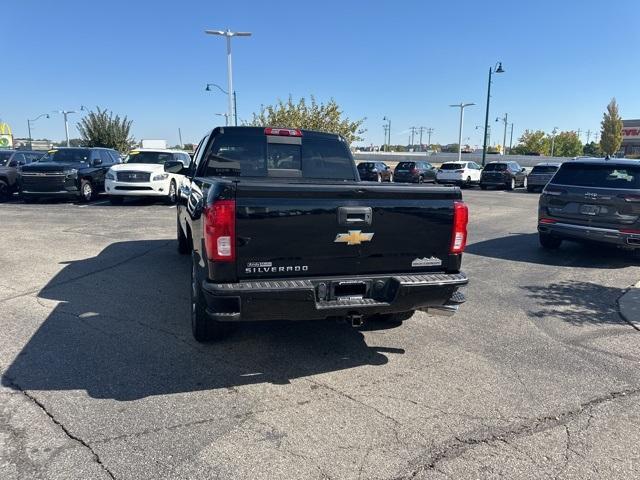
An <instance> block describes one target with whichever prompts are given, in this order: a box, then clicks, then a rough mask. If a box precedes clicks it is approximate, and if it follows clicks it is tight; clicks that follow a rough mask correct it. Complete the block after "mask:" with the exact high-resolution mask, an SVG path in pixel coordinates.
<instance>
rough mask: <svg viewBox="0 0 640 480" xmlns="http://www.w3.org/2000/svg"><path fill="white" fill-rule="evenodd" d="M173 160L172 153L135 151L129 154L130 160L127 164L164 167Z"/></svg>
mask: <svg viewBox="0 0 640 480" xmlns="http://www.w3.org/2000/svg"><path fill="white" fill-rule="evenodd" d="M170 160H173V154H172V153H171V152H141V151H135V150H134V151H133V152H131V153H129V158H128V159H127V161H126V162H125V163H151V164H154V165H164V164H165V163H166V162H168V161H170Z"/></svg>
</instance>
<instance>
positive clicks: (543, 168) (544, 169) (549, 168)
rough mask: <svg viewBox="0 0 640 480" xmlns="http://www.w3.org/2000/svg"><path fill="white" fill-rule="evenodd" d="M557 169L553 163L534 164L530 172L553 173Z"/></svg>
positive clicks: (533, 173)
mask: <svg viewBox="0 0 640 480" xmlns="http://www.w3.org/2000/svg"><path fill="white" fill-rule="evenodd" d="M557 171H558V167H556V166H555V165H536V166H535V167H533V170H531V174H532V175H535V174H536V173H555V172H557Z"/></svg>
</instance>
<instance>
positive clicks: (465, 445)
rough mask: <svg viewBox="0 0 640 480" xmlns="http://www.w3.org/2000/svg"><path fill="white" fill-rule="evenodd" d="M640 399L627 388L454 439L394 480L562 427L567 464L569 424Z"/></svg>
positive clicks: (638, 390)
mask: <svg viewBox="0 0 640 480" xmlns="http://www.w3.org/2000/svg"><path fill="white" fill-rule="evenodd" d="M637 395H640V387H636V388H627V389H623V390H618V391H615V392H611V393H609V394H607V395H603V396H600V397H596V398H594V399H591V400H589V401H587V402H584V403H582V404H580V405H578V407H576V408H574V409H571V410H567V411H564V412H561V413H559V414H556V415H548V416H543V417H537V418H533V419H530V420H528V421H526V422H521V423H517V424H512V425H511V426H507V427H505V428H494V429H492V430H489V431H488V432H487V433H485V434H483V435H470V436H468V437H459V436H454V437H453V441H451V442H449V443H447V444H444V445H442V446H440V447H437V448H436V449H434V450H433V451H432V452H431V454H430V455H429V456H428V458H427V459H426V460H423V461H421V462H420V464H419V465H418V466H417V467H415V468H414V469H413V470H412V471H411V472H409V473H408V474H406V475H400V476H398V477H395V478H396V479H411V478H415V477H417V476H418V475H419V474H421V473H425V472H429V471H435V470H436V467H438V466H439V464H440V463H442V462H445V461H449V460H453V459H455V458H458V457H459V456H461V455H463V454H464V453H465V452H467V451H468V450H471V449H473V448H475V447H477V446H480V445H493V444H495V443H498V442H502V443H509V440H512V439H515V438H520V437H528V436H531V435H534V434H536V433H540V432H544V431H547V430H550V429H553V428H556V427H559V426H563V427H564V428H565V430H566V431H567V451H566V452H565V459H566V461H567V462H568V461H569V460H568V456H569V451H571V450H569V449H570V441H571V440H570V433H569V431H568V427H567V424H568V423H569V422H571V421H572V420H574V419H575V418H576V417H578V416H580V415H581V414H583V413H584V412H585V411H587V412H590V411H591V409H592V408H594V407H595V406H598V405H601V404H604V403H608V402H612V401H615V400H616V399H618V398H623V397H627V396H637Z"/></svg>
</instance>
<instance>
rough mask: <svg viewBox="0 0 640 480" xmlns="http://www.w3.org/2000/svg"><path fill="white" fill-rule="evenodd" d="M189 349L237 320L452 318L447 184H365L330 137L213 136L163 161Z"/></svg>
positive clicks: (456, 236) (456, 277) (454, 263)
mask: <svg viewBox="0 0 640 480" xmlns="http://www.w3.org/2000/svg"><path fill="white" fill-rule="evenodd" d="M165 169H166V170H167V171H170V172H173V173H183V174H185V175H186V177H187V179H186V181H185V183H184V185H183V186H182V188H181V189H180V191H179V201H178V208H177V237H178V250H179V251H180V253H183V254H189V253H191V257H192V263H193V266H192V274H191V324H192V330H193V335H194V337H195V338H196V340H198V341H206V340H212V339H217V338H220V337H221V336H223V335H224V334H225V333H226V332H227V331H228V327H229V325H231V324H232V323H233V322H238V321H256V320H313V319H326V318H332V317H342V318H346V319H348V320H349V321H350V322H351V323H352V324H353V325H354V326H358V325H361V324H362V322H363V320H364V319H366V318H367V317H370V316H377V317H379V318H384V319H395V320H402V319H405V318H408V317H410V316H411V315H412V314H413V312H414V311H415V310H417V309H422V310H429V311H433V313H441V314H445V315H449V314H453V313H454V312H455V311H456V310H457V307H458V305H459V304H461V303H462V302H464V296H463V295H462V293H461V292H458V288H459V287H460V286H462V285H465V284H466V283H467V278H466V276H465V275H464V274H463V273H461V272H460V264H461V257H462V252H463V250H464V247H465V243H466V235H467V231H466V227H467V218H468V212H467V207H466V205H465V204H464V203H463V202H462V197H461V193H460V189H459V188H457V187H450V186H433V187H426V186H424V185H416V186H413V185H394V184H390V185H380V184H377V183H376V184H374V183H369V182H362V181H360V179H359V177H358V171H357V169H356V166H355V163H354V161H353V158H352V157H351V153H350V151H349V148H348V146H347V144H346V142H345V141H344V140H343V139H342V138H341V137H339V136H338V135H334V134H328V133H321V132H314V131H307V130H302V131H301V130H296V129H283V128H266V129H265V128H261V127H260V128H258V127H224V128H223V127H220V128H216V129H214V130H213V131H211V132H210V133H209V134H208V135H207V136H206V137H205V138H204V139H203V140H202V141H201V142H200V144H199V145H198V148H197V150H196V154H195V156H194V160H193V163H192V164H191V165H190V166H189V167H188V168H183V167H182V164H178V163H177V162H168V163H167V164H166V165H165Z"/></svg>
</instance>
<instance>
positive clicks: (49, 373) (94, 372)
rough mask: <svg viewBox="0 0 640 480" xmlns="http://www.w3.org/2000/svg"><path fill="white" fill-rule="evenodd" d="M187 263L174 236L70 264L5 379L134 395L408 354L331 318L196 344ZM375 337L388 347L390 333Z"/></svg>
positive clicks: (51, 286) (249, 328)
mask: <svg viewBox="0 0 640 480" xmlns="http://www.w3.org/2000/svg"><path fill="white" fill-rule="evenodd" d="M190 268H191V267H190V259H189V257H184V256H180V255H178V253H177V252H176V246H175V241H169V240H156V241H127V242H118V243H114V244H112V245H110V246H108V247H107V248H105V249H104V250H103V251H102V252H100V254H99V255H97V256H95V257H92V258H87V259H84V260H78V261H73V262H69V263H68V264H67V265H66V266H65V267H64V268H63V269H62V270H61V271H60V272H59V273H58V274H57V275H56V276H55V277H54V278H52V279H51V281H50V282H49V283H48V284H47V285H46V286H45V287H44V288H43V289H42V290H41V291H40V292H39V294H38V298H37V301H38V303H40V304H41V305H42V306H43V307H45V308H47V309H48V310H50V313H49V314H48V316H47V318H46V320H45V321H44V322H43V323H42V324H41V325H40V327H39V328H38V330H37V331H36V332H35V333H34V334H33V336H32V337H31V338H30V340H29V341H28V343H27V344H26V345H24V347H23V348H22V350H21V352H20V353H19V354H18V355H17V356H16V358H15V360H14V361H13V363H12V364H11V365H10V366H9V368H8V369H7V370H6V371H5V374H4V375H3V379H2V383H3V384H4V385H7V386H9V387H13V388H20V389H22V390H44V391H58V390H86V391H87V393H88V394H89V395H90V396H91V397H94V398H110V399H116V400H134V399H139V398H144V397H148V396H152V395H163V394H171V393H182V392H191V391H201V390H210V389H220V388H232V387H235V386H239V385H246V384H255V383H273V384H287V383H289V382H290V381H291V380H292V379H296V378H301V377H306V376H309V375H316V374H322V373H327V372H335V371H340V370H344V369H351V368H355V367H360V366H380V365H384V364H386V363H387V362H388V358H387V356H386V355H385V354H402V353H404V350H402V349H397V348H389V347H384V346H371V347H370V346H368V345H367V344H366V343H365V339H364V336H363V334H362V332H361V331H359V330H356V329H353V328H351V327H348V326H346V325H344V324H338V323H336V322H331V321H326V322H317V321H316V322H279V323H271V322H269V323H260V324H243V325H240V326H239V328H238V330H237V331H236V332H235V333H234V334H233V335H232V336H231V337H230V338H229V339H227V340H225V341H222V342H219V343H213V344H208V345H202V344H198V343H197V342H195V340H193V338H192V337H191V329H190V325H189V307H190V305H189V284H190V281H189V275H190ZM34 310H35V311H41V309H39V308H35V309H34ZM374 327H375V325H373V326H370V328H374ZM381 328H382V326H381ZM376 339H377V341H378V344H380V343H384V340H385V335H384V334H383V333H382V332H381V334H380V335H378V336H376Z"/></svg>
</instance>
